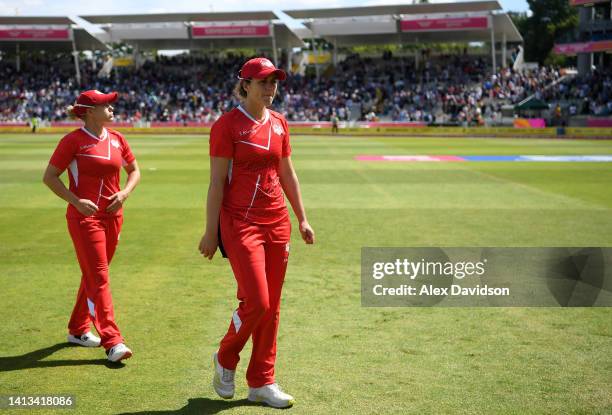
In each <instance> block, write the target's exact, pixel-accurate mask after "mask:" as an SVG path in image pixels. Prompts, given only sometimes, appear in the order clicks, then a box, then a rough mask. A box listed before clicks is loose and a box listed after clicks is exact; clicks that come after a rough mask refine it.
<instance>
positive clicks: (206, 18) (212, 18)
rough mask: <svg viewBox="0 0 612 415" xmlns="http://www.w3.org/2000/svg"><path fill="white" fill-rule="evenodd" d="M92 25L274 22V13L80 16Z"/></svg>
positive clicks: (275, 17)
mask: <svg viewBox="0 0 612 415" xmlns="http://www.w3.org/2000/svg"><path fill="white" fill-rule="evenodd" d="M79 17H81V18H82V19H84V20H87V21H88V22H90V23H97V24H109V23H110V24H112V23H168V22H235V21H244V20H274V19H277V18H278V17H277V16H276V14H275V13H274V12H272V11H254V12H215V13H200V12H198V13H155V14H115V15H87V16H79Z"/></svg>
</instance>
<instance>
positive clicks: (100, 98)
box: [74, 89, 119, 108]
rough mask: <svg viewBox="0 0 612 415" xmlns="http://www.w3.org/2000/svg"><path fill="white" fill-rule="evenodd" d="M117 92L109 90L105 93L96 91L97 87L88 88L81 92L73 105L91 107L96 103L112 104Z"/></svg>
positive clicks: (115, 99)
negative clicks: (109, 91)
mask: <svg viewBox="0 0 612 415" xmlns="http://www.w3.org/2000/svg"><path fill="white" fill-rule="evenodd" d="M118 96H119V94H118V93H117V92H111V93H109V94H105V93H103V92H100V91H98V90H97V89H90V90H89V91H85V92H81V95H79V97H78V98H77V101H76V104H74V106H75V107H82V108H93V107H95V106H96V105H106V104H112V103H113V102H115V101H117V97H118Z"/></svg>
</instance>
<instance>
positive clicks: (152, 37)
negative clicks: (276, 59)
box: [80, 11, 305, 50]
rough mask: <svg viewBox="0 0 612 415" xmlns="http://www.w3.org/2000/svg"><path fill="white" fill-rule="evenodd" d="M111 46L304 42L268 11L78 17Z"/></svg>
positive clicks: (197, 46) (281, 45)
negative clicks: (106, 37) (100, 32)
mask: <svg viewBox="0 0 612 415" xmlns="http://www.w3.org/2000/svg"><path fill="white" fill-rule="evenodd" d="M80 17H81V18H82V19H84V20H86V21H88V22H90V23H92V24H97V25H99V26H100V27H101V28H102V29H103V30H105V31H106V32H107V33H108V35H109V37H110V41H111V42H117V41H122V42H125V43H128V44H131V45H134V46H136V47H138V48H139V49H141V50H143V49H217V50H223V49H230V48H273V49H275V48H294V47H303V46H305V45H304V42H303V41H302V39H301V38H300V37H299V36H297V35H296V34H295V33H294V32H293V31H292V30H291V29H290V28H289V27H287V26H286V25H285V24H284V23H280V22H275V20H277V18H278V17H277V15H276V14H275V13H274V12H272V11H253V12H215V13H161V14H133V15H96V16H89V15H88V16H80Z"/></svg>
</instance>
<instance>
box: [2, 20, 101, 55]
mask: <svg viewBox="0 0 612 415" xmlns="http://www.w3.org/2000/svg"><path fill="white" fill-rule="evenodd" d="M73 41H74V43H73ZM16 49H18V50H45V51H51V52H53V51H58V52H60V51H63V52H66V51H72V50H75V49H76V50H107V49H108V48H107V46H106V45H105V44H104V42H102V41H101V40H99V39H98V38H97V37H96V36H94V35H93V34H92V33H90V32H89V31H87V30H86V29H84V28H82V27H79V26H78V25H77V24H76V23H75V22H74V21H72V20H71V19H70V18H68V17H65V16H0V50H10V51H13V50H16Z"/></svg>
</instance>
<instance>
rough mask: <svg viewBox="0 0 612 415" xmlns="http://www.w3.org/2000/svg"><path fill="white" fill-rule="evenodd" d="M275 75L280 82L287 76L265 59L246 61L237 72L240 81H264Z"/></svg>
mask: <svg viewBox="0 0 612 415" xmlns="http://www.w3.org/2000/svg"><path fill="white" fill-rule="evenodd" d="M272 74H274V75H276V76H277V78H278V79H279V80H280V81H284V80H285V79H287V74H286V73H285V71H283V70H282V69H276V67H275V66H274V64H273V63H272V62H270V60H269V59H266V58H253V59H250V60H248V61H247V62H246V63H245V64H244V65H242V69H240V72H238V78H240V79H265V78H267V77H268V76H270V75H272Z"/></svg>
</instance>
